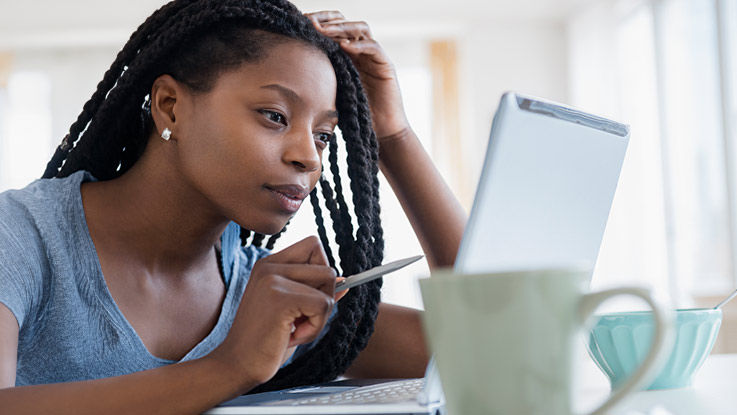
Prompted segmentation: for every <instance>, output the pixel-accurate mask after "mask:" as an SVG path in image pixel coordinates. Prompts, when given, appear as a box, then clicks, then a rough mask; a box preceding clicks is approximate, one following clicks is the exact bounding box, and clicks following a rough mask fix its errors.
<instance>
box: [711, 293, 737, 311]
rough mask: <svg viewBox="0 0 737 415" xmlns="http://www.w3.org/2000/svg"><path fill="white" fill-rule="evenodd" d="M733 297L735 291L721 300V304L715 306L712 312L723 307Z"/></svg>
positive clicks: (736, 294) (735, 294)
mask: <svg viewBox="0 0 737 415" xmlns="http://www.w3.org/2000/svg"><path fill="white" fill-rule="evenodd" d="M735 296H737V290H734V292H732V294H730V295H729V297H727V298H725V299H724V300H722V302H721V303H719V304H717V306H716V307H714V310H718V309H720V308H722V306H723V305H724V304H727V303H728V302H729V301H730V300H731V299H733V298H734V297H735Z"/></svg>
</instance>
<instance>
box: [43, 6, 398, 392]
mask: <svg viewBox="0 0 737 415" xmlns="http://www.w3.org/2000/svg"><path fill="white" fill-rule="evenodd" d="M289 39H295V40H298V41H301V42H304V43H305V44H308V45H311V46H312V47H314V48H316V49H318V50H321V51H322V52H323V53H325V55H326V56H327V57H328V59H329V60H330V62H331V63H332V66H333V68H334V71H335V75H336V79H337V95H336V103H335V104H336V108H337V110H338V113H339V121H338V128H339V130H340V132H341V135H342V137H343V140H342V143H343V144H344V145H345V152H346V154H347V165H348V167H347V173H348V177H349V179H350V184H349V186H350V190H351V193H352V204H353V206H354V208H353V212H352V213H353V216H355V220H354V219H353V216H352V214H351V209H350V208H349V206H348V203H347V202H346V198H345V197H344V195H343V193H344V188H343V183H342V181H341V177H340V174H339V168H338V146H339V143H338V139H337V136H336V135H334V136H333V138H332V139H331V140H330V142H329V145H328V152H329V154H328V162H329V165H330V166H329V172H328V173H329V177H330V180H329V179H328V178H327V177H326V175H323V176H322V177H321V178H320V180H319V190H318V188H317V187H316V188H315V189H313V190H312V192H311V193H310V200H311V204H312V208H313V211H314V213H315V218H316V224H317V230H318V235H319V237H320V240H321V242H322V245H323V246H324V248H325V252H326V254H327V256H328V260H329V262H330V266H332V267H334V268H336V269H337V268H338V267H340V269H341V270H342V273H343V274H344V275H350V274H354V273H357V272H360V271H363V270H366V269H368V268H371V267H373V266H376V265H379V264H380V263H381V261H382V259H383V250H384V241H383V232H382V228H381V222H380V219H379V213H380V211H379V180H378V176H377V174H378V144H377V140H376V136H375V133H374V131H373V129H372V126H371V117H370V112H369V106H368V101H367V99H366V96H365V94H364V92H363V88H362V86H361V82H360V79H359V75H358V72H357V71H356V69H355V67H354V66H353V64H352V62H351V60H350V58H349V57H348V56H347V55H346V54H345V53H344V52H343V51H342V50H340V47H339V46H338V45H337V44H336V43H335V42H333V41H332V40H330V39H329V38H327V37H325V36H323V35H322V34H320V33H318V32H317V30H316V29H315V28H314V26H313V25H312V22H311V21H310V20H309V19H308V18H307V17H306V16H304V15H303V14H302V13H301V12H300V11H299V10H298V9H297V8H296V7H295V6H294V5H292V4H291V3H289V2H288V1H286V0H174V1H172V2H170V3H168V4H166V5H164V6H163V7H161V8H160V9H159V10H157V11H156V12H154V13H153V14H152V15H151V16H150V17H149V18H148V19H146V21H145V22H144V23H143V24H142V25H141V26H139V27H138V29H137V30H136V31H135V32H134V33H133V34H132V35H131V37H130V39H129V40H128V42H127V43H126V44H125V46H124V47H123V49H122V50H121V51H120V52H119V53H118V55H117V57H116V59H115V61H114V62H113V63H112V65H111V66H110V69H108V70H107V71H106V72H105V75H104V77H103V79H102V81H100V83H99V84H98V85H97V90H96V91H95V92H94V94H93V95H92V97H91V98H90V99H89V101H87V102H86V103H85V104H84V107H83V109H82V112H81V113H80V114H79V117H78V118H77V120H76V121H75V122H74V123H73V124H72V125H71V127H70V129H69V134H68V135H67V136H66V137H65V138H64V139H63V140H62V142H61V144H60V145H59V147H58V148H57V149H56V152H55V153H54V155H53V157H52V159H51V161H49V163H48V166H47V168H46V171H45V173H44V175H43V177H44V178H50V177H66V176H68V175H70V174H72V173H74V172H76V171H79V170H87V171H89V172H90V173H91V174H92V175H93V176H95V177H96V178H97V179H98V180H109V179H113V178H116V177H119V176H120V175H122V174H123V173H125V172H126V171H127V170H128V169H129V168H130V167H131V166H132V165H133V164H134V163H135V162H136V161H137V160H138V158H139V157H140V156H141V154H142V153H143V151H144V149H145V147H146V143H147V141H148V138H149V137H150V136H151V134H152V132H153V127H154V125H153V121H152V117H151V114H150V97H149V93H150V90H151V86H152V84H153V81H154V80H155V79H156V78H157V77H159V76H160V75H162V74H169V75H171V76H172V77H173V78H175V79H177V80H178V81H179V82H182V83H184V84H185V85H187V86H188V87H189V88H191V89H192V90H193V91H204V92H206V91H208V90H209V88H211V87H212V86H213V85H214V83H215V80H216V79H217V77H218V76H219V75H220V74H222V73H223V72H225V71H227V70H231V69H235V68H237V67H238V66H239V65H241V64H243V63H249V62H256V61H258V60H259V59H260V58H261V57H263V56H264V55H265V53H267V52H268V50H267V48H268V46H267V45H268V44H273V42H274V41H277V42H278V41H280V40H282V41H287V40H289ZM331 180H332V182H331ZM321 199H322V200H321ZM321 205H323V206H324V207H325V209H327V210H328V212H329V217H330V221H331V222H332V228H333V231H334V234H335V242H336V243H337V245H338V247H339V249H338V256H339V259H340V264H336V263H335V259H334V257H333V253H332V250H331V249H330V241H329V238H328V236H327V232H326V228H325V218H324V217H323V208H322V207H321ZM354 224H355V227H357V229H354ZM283 232H284V230H282V231H281V232H279V233H278V234H276V235H273V236H271V237H269V238H268V240H267V241H266V247H267V248H269V249H270V248H273V246H274V242H275V241H276V238H278V237H279V235H281V233H283ZM265 238H266V236H265V235H262V234H257V233H254V232H251V231H250V230H248V229H244V228H241V241H242V244H243V245H244V246H246V245H248V244H251V245H256V246H261V245H262V244H263V242H264V240H265ZM380 288H381V280H380V279H379V280H376V281H374V282H370V283H367V284H364V285H362V286H360V287H356V288H353V289H351V290H350V291H349V292H348V294H347V295H346V296H345V297H344V298H343V299H342V300H341V301H340V302H339V303H338V306H337V307H338V312H337V314H336V315H335V316H334V318H333V320H332V321H331V323H330V327H329V329H328V331H327V332H326V334H325V335H324V336H323V337H322V338H321V339H320V341H319V342H318V343H317V344H316V345H315V346H314V347H312V348H310V349H309V350H307V351H306V352H304V353H302V354H301V355H300V356H298V357H296V358H295V359H294V360H293V361H292V362H291V363H290V364H289V365H287V366H286V367H284V368H282V369H281V370H279V371H278V372H277V373H276V375H275V376H274V377H273V378H272V379H271V380H269V381H268V382H267V383H265V384H263V385H261V386H259V387H257V388H256V389H255V390H253V391H252V392H262V391H266V390H274V389H282V388H286V387H292V386H297V385H304V384H310V383H318V382H324V381H328V380H332V379H334V378H335V377H336V376H338V375H340V374H342V373H344V372H345V370H346V369H347V368H348V366H349V365H350V364H351V362H352V361H353V360H354V359H355V358H356V356H357V355H358V353H359V352H360V351H361V350H363V348H365V346H366V344H367V342H368V339H369V337H370V335H371V334H372V332H373V328H374V321H375V319H376V315H377V313H378V303H379V300H380Z"/></svg>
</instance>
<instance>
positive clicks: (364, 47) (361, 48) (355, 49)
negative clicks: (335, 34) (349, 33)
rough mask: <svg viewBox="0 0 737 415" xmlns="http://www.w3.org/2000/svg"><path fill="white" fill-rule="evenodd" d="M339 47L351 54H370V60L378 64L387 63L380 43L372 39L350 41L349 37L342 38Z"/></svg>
mask: <svg viewBox="0 0 737 415" xmlns="http://www.w3.org/2000/svg"><path fill="white" fill-rule="evenodd" d="M339 43H340V47H341V48H343V50H344V51H345V52H346V53H348V55H351V56H357V55H368V56H371V58H372V60H374V62H375V63H376V64H378V65H385V64H389V62H388V61H387V60H386V58H385V57H384V56H385V55H384V51H383V50H382V49H381V45H379V43H378V42H377V41H375V40H373V39H365V40H360V41H352V40H350V39H343V40H341V41H340V42H339Z"/></svg>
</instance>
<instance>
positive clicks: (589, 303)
mask: <svg viewBox="0 0 737 415" xmlns="http://www.w3.org/2000/svg"><path fill="white" fill-rule="evenodd" d="M618 295H632V296H635V297H639V298H641V299H643V300H644V301H645V302H646V303H647V304H648V305H649V306H650V308H652V310H653V316H654V317H655V335H654V336H653V341H652V343H651V345H650V351H649V352H648V354H647V356H646V357H645V360H644V361H643V362H642V364H641V365H640V367H639V368H637V371H635V373H634V374H633V375H632V376H630V378H629V379H627V381H626V382H625V383H624V384H623V385H622V386H620V387H619V388H617V390H614V391H612V393H611V394H610V395H609V398H608V399H607V400H606V401H604V403H602V404H601V405H599V407H598V408H596V409H595V410H593V411H592V412H591V413H590V415H601V414H605V413H606V412H607V411H609V410H610V409H612V407H613V406H614V405H616V404H617V403H618V402H619V401H621V400H622V398H624V397H625V396H627V395H629V394H630V393H633V392H637V391H638V390H640V388H642V387H643V386H645V384H646V383H647V382H650V381H651V380H652V378H653V376H655V375H657V373H656V371H658V370H660V368H661V367H662V363H665V360H666V359H667V358H668V357H669V355H670V351H671V346H672V345H673V340H674V339H673V312H672V311H670V309H667V308H664V307H662V306H660V305H658V303H657V302H656V301H655V300H654V299H653V297H652V295H651V294H650V291H649V290H646V289H643V288H637V287H624V288H614V289H610V290H604V291H599V292H595V293H591V294H585V295H584V296H583V297H582V298H581V301H580V302H579V305H578V317H579V324H580V325H584V323H585V322H586V320H587V319H588V318H589V317H591V315H592V314H593V313H594V311H595V310H596V308H597V307H599V305H600V304H601V303H603V302H604V301H606V300H608V299H609V298H611V297H615V296H618Z"/></svg>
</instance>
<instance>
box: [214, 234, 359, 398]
mask: <svg viewBox="0 0 737 415" xmlns="http://www.w3.org/2000/svg"><path fill="white" fill-rule="evenodd" d="M335 283H336V274H335V270H333V269H332V268H330V266H329V265H328V261H327V258H326V256H325V252H324V251H323V248H322V245H321V244H320V240H319V239H318V238H316V237H314V236H312V237H308V238H306V239H303V240H301V241H300V242H297V243H296V244H294V245H292V246H290V247H288V248H286V249H284V250H282V251H280V252H277V253H275V254H272V255H270V256H268V257H265V258H262V259H260V260H258V261H256V264H255V265H254V267H253V270H252V271H251V276H250V278H249V281H248V284H247V285H246V289H245V292H244V293H243V298H242V299H241V303H240V306H239V307H238V312H237V314H236V316H235V318H234V320H233V325H232V327H231V328H230V332H229V334H228V336H227V337H226V339H225V340H224V341H223V343H222V344H221V345H220V346H218V347H217V349H215V350H214V351H213V352H212V353H211V354H210V355H209V356H208V357H210V358H216V359H219V360H221V361H222V362H223V363H225V367H230V368H233V369H234V370H235V373H234V375H235V376H238V377H239V378H240V379H243V382H244V383H243V385H244V387H246V388H248V389H250V388H252V387H254V386H255V385H257V384H261V383H264V382H266V381H267V380H269V379H271V377H273V376H274V374H276V372H277V370H279V367H280V366H281V364H282V361H283V358H284V355H285V352H286V350H287V349H288V348H289V347H292V346H296V345H299V344H304V343H308V342H310V341H312V340H314V339H315V338H316V337H317V335H318V334H319V333H320V331H321V330H322V328H323V327H324V326H325V323H326V322H327V320H328V318H329V317H330V313H331V311H332V309H333V306H334V304H335V301H337V299H338V298H340V297H342V295H344V294H345V292H341V293H340V294H338V295H337V296H335V295H334V294H333V292H334V290H335ZM244 392H245V391H244Z"/></svg>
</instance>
